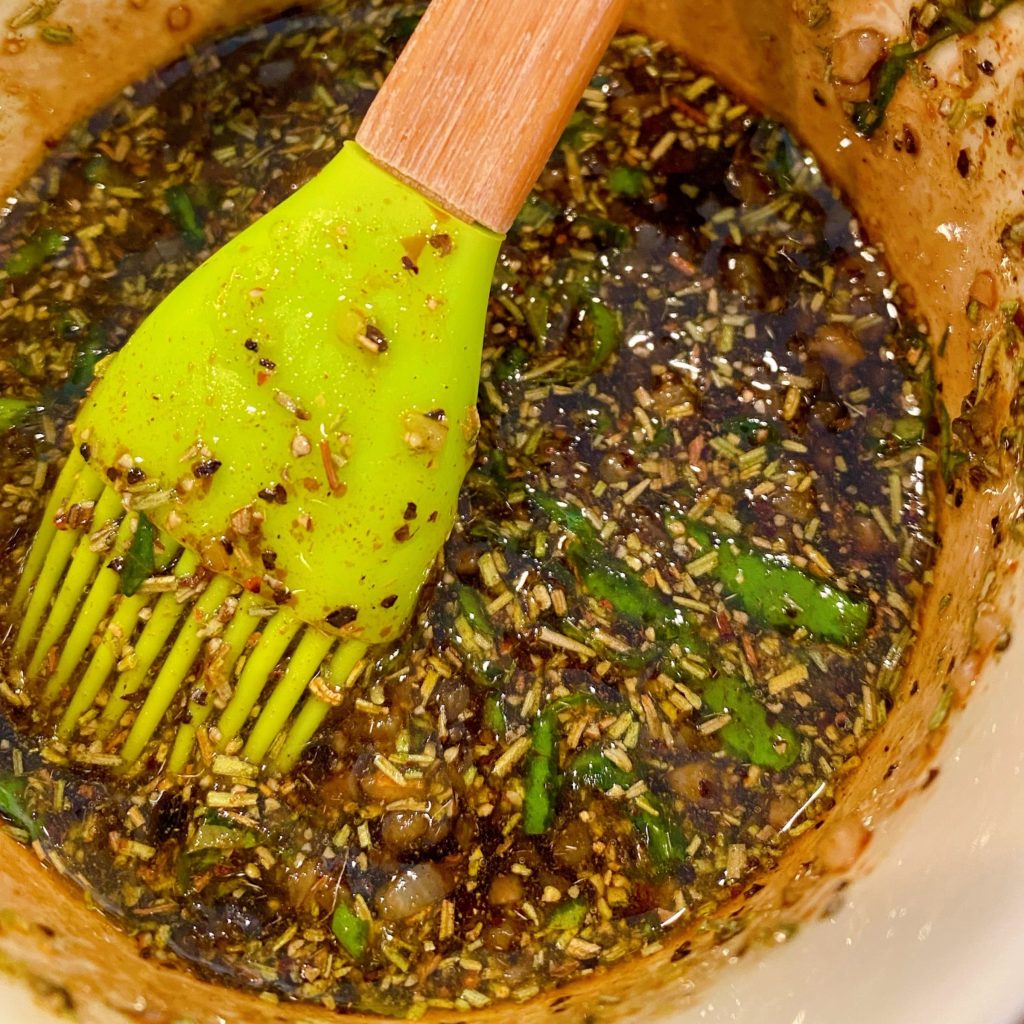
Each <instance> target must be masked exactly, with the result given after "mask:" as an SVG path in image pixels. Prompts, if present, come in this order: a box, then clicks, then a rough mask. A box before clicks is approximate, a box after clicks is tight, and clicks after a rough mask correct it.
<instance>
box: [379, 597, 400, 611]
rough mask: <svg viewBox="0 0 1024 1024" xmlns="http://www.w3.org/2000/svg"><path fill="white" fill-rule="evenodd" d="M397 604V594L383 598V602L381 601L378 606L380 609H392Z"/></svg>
mask: <svg viewBox="0 0 1024 1024" xmlns="http://www.w3.org/2000/svg"><path fill="white" fill-rule="evenodd" d="M397 602H398V595H397V594H389V595H388V596H387V597H385V598H384V600H383V601H381V603H380V606H381V608H394V607H395V605H396V604H397Z"/></svg>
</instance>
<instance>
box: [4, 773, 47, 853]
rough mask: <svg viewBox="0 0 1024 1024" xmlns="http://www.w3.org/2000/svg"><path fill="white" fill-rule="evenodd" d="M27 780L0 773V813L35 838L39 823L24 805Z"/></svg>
mask: <svg viewBox="0 0 1024 1024" xmlns="http://www.w3.org/2000/svg"><path fill="white" fill-rule="evenodd" d="M27 785H28V783H27V780H26V779H25V778H23V777H21V776H16V775H0V814H2V815H3V816H4V817H5V818H7V819H8V820H9V821H13V822H14V824H16V825H18V826H19V827H20V828H23V829H24V830H25V831H26V832H27V833H28V836H29V838H30V839H37V838H38V837H39V833H40V827H39V823H38V822H37V821H36V819H35V818H34V817H33V815H32V814H31V813H30V812H29V810H28V809H27V808H26V806H25V790H26V788H27Z"/></svg>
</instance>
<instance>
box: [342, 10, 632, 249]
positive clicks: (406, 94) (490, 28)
mask: <svg viewBox="0 0 1024 1024" xmlns="http://www.w3.org/2000/svg"><path fill="white" fill-rule="evenodd" d="M625 7H626V0H433V2H432V3H431V4H430V6H429V7H428V8H427V12H426V14H425V15H424V16H423V19H422V20H421V22H420V24H419V27H418V28H417V29H416V31H415V32H414V33H413V35H412V38H411V39H410V40H409V42H408V43H407V44H406V47H405V50H404V51H403V52H402V55H401V57H400V58H399V60H398V63H397V64H396V65H395V68H394V70H393V71H392V72H391V74H390V75H389V76H388V79H387V81H386V82H385V83H384V86H383V88H382V89H381V91H380V93H379V95H378V96H377V98H376V100H375V101H374V103H373V106H372V107H370V110H369V112H368V114H367V115H366V120H365V121H364V122H363V125H362V128H361V129H360V131H359V134H358V136H357V141H358V142H359V144H360V145H361V146H362V147H363V148H364V149H365V150H366V151H367V152H368V153H369V154H370V156H371V157H373V159H374V160H376V161H377V163H379V164H381V165H382V166H384V167H386V168H388V170H390V171H391V172H392V173H394V174H396V175H398V177H400V178H402V179H404V180H405V181H407V182H409V183H410V184H412V185H414V186H415V187H416V188H417V189H418V190H419V191H420V192H422V193H424V194H425V195H428V196H430V197H432V198H433V199H435V200H436V201H437V202H438V203H440V204H441V205H442V206H443V207H445V208H446V209H448V210H450V211H452V212H453V213H456V214H458V215H459V216H461V217H464V218H466V219H468V220H471V221H477V222H478V223H480V224H483V225H484V226H486V227H489V228H491V229H493V230H494V231H498V232H500V233H504V232H505V231H507V230H508V228H509V226H510V225H511V224H512V221H513V220H515V217H516V215H517V214H518V213H519V210H520V209H521V208H522V205H523V203H524V202H525V201H526V197H527V195H529V192H530V189H531V188H532V187H533V184H534V182H535V181H536V180H537V176H538V175H539V174H540V172H541V170H542V168H543V167H544V164H545V162H546V161H547V159H548V157H549V156H550V155H551V151H552V149H554V147H555V144H556V143H557V142H558V139H559V136H560V135H561V133H562V130H563V129H564V128H565V125H566V123H567V122H568V120H569V117H570V115H571V114H572V111H573V109H574V108H575V106H576V104H577V102H578V101H579V98H580V96H581V94H582V93H583V90H584V89H585V88H586V86H587V83H588V82H589V81H590V78H591V76H592V75H593V73H594V69H595V68H596V67H597V63H598V61H599V60H600V59H601V55H602V54H603V53H604V51H605V49H606V47H607V46H608V43H609V42H610V40H611V38H612V36H613V35H614V33H615V30H616V28H617V27H618V25H619V21H620V19H621V17H622V14H623V11H624V9H625Z"/></svg>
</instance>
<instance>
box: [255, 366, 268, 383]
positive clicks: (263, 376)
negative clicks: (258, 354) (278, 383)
mask: <svg viewBox="0 0 1024 1024" xmlns="http://www.w3.org/2000/svg"><path fill="white" fill-rule="evenodd" d="M268 380H270V374H269V373H267V371H266V370H260V372H259V373H257V374H256V383H257V384H259V385H260V386H262V385H264V384H266V383H267V381H268Z"/></svg>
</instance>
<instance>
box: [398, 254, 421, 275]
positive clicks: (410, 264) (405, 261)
mask: <svg viewBox="0 0 1024 1024" xmlns="http://www.w3.org/2000/svg"><path fill="white" fill-rule="evenodd" d="M402 266H403V267H405V269H406V270H408V271H409V273H410V274H418V273H419V272H420V268H419V267H418V266H416V261H415V260H411V259H410V258H409V257H408V256H403V257H402Z"/></svg>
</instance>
